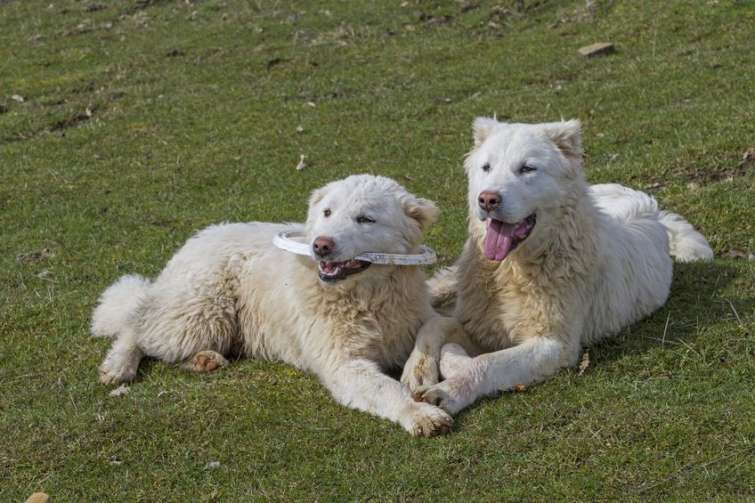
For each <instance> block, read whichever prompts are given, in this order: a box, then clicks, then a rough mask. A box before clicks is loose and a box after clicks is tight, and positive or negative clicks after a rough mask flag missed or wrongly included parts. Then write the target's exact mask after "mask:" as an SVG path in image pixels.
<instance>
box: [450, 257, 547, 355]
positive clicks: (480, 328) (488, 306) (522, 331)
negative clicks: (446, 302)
mask: <svg viewBox="0 0 755 503" xmlns="http://www.w3.org/2000/svg"><path fill="white" fill-rule="evenodd" d="M502 272H503V273H502V274H497V275H486V274H483V275H470V276H469V278H471V281H468V282H467V283H466V284H464V286H463V288H462V289H461V290H460V295H459V303H458V306H457V313H456V316H457V318H458V319H459V320H460V321H461V322H462V324H463V325H464V329H465V330H466V332H467V333H468V334H469V336H470V337H471V338H472V339H473V340H474V341H475V342H476V343H477V344H478V345H480V346H481V348H482V349H484V350H485V351H497V350H500V349H505V348H507V347H510V346H512V345H514V344H517V343H520V342H522V341H523V340H524V339H527V338H529V337H533V336H538V335H544V334H545V333H546V332H548V331H549V328H550V325H551V324H552V322H553V321H555V319H554V316H556V317H558V314H557V313H558V311H559V310H558V309H551V308H550V307H549V305H548V302H547V299H548V296H546V295H542V294H541V293H540V289H541V288H540V286H539V285H538V284H537V282H535V281H532V279H531V278H528V277H525V276H522V275H521V274H520V273H518V272H517V271H515V270H506V271H502Z"/></svg>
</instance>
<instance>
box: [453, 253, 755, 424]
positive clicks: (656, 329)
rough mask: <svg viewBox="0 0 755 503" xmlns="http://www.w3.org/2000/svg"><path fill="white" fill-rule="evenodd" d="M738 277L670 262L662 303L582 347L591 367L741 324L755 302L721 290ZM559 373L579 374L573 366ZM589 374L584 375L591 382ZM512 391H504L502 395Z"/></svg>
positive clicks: (721, 268) (717, 266)
mask: <svg viewBox="0 0 755 503" xmlns="http://www.w3.org/2000/svg"><path fill="white" fill-rule="evenodd" d="M736 276H737V268H736V267H735V266H733V265H731V264H726V263H721V262H715V263H714V262H693V263H686V264H684V263H674V277H673V281H672V284H671V292H670V294H669V298H668V300H667V301H666V304H664V305H663V307H661V308H660V309H659V310H658V311H656V312H655V313H653V314H651V315H650V316H648V317H647V318H645V319H643V320H641V321H639V322H637V323H635V324H633V325H630V326H629V327H626V328H625V329H623V330H622V331H621V332H619V333H618V334H617V335H615V336H613V337H608V338H606V339H604V340H602V341H600V342H598V343H596V344H595V345H592V346H589V347H585V348H584V350H585V352H589V359H590V362H591V363H590V368H595V367H596V366H600V365H606V364H610V363H611V362H613V361H616V360H620V359H622V358H624V357H627V356H632V355H639V354H642V353H645V352H647V351H650V350H652V349H654V348H667V349H671V348H673V347H675V346H678V345H685V346H687V347H693V346H692V345H693V344H694V341H695V339H697V338H698V337H699V336H701V334H703V333H704V332H705V331H706V329H707V328H709V327H711V326H714V325H716V324H719V323H721V321H722V320H733V321H735V322H739V321H741V320H740V318H741V315H742V314H744V313H748V314H749V311H750V310H751V309H752V306H753V304H755V299H753V298H751V297H740V298H738V299H734V298H729V297H728V296H727V295H726V294H725V291H726V289H727V287H728V286H729V285H730V283H731V282H732V281H733V280H734V279H735V278H736ZM562 372H578V370H577V369H576V368H574V369H569V370H562ZM589 375H590V371H589V370H588V371H587V373H586V374H585V376H584V377H585V378H589ZM509 393H510V392H503V393H502V394H503V395H506V394H509ZM500 396H501V394H498V395H496V396H491V397H486V398H483V399H481V400H478V401H477V402H476V403H475V405H472V406H471V407H469V408H467V409H466V410H464V411H462V412H461V413H460V414H459V416H458V417H457V420H458V424H461V423H463V421H464V416H465V415H466V413H467V412H468V411H470V410H472V409H474V408H477V407H479V406H480V405H481V404H483V403H486V402H488V401H490V400H496V399H498V398H499V397H500Z"/></svg>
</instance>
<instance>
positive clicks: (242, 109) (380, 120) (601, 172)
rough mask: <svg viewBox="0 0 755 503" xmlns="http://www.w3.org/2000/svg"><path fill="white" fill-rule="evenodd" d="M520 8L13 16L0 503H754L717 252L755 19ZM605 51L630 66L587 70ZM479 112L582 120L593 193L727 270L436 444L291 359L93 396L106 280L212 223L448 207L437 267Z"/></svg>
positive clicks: (749, 110) (1, 214) (471, 4)
mask: <svg viewBox="0 0 755 503" xmlns="http://www.w3.org/2000/svg"><path fill="white" fill-rule="evenodd" d="M50 4H52V5H51V6H50ZM524 4H525V5H526V9H525V10H524V11H519V10H517V8H516V2H514V1H513V0H510V1H506V0H502V1H500V2H492V1H487V0H480V1H479V2H478V1H475V0H470V1H467V2H465V3H461V2H455V1H433V2H429V1H421V2H418V1H411V0H410V1H408V2H399V1H392V2H367V1H354V2H345V1H336V0H330V1H306V2H305V1H298V2H284V1H280V2H272V1H271V2H265V1H259V2H258V1H232V0H225V1H222V0H207V1H194V2H184V1H177V0H163V1H159V0H153V1H147V0H142V1H135V0H130V1H119V2H114V1H113V2H111V1H106V0H101V1H99V2H94V1H92V2H89V1H72V0H45V1H32V0H29V1H21V0H16V1H13V0H11V1H0V228H1V229H2V235H1V238H0V340H1V341H2V342H0V362H1V363H0V438H2V439H3V442H2V443H3V445H2V448H0V501H23V500H24V498H25V497H26V496H28V495H29V494H31V493H32V492H34V491H36V490H44V491H46V492H48V493H49V494H51V496H52V497H53V499H54V501H106V500H114V501H134V500H145V501H146V500H149V501H237V500H246V499H267V498H270V499H277V500H315V499H317V500H331V499H360V500H362V499H373V500H379V501H383V500H413V499H419V500H434V499H438V500H442V501H447V500H457V499H459V500H460V499H467V500H470V501H472V500H475V501H476V500H510V501H554V500H566V501H601V500H626V501H648V500H658V501H712V500H720V501H736V500H742V501H745V500H749V501H751V498H752V497H753V494H754V491H755V463H754V462H753V459H754V458H755V447H754V440H755V420H754V418H755V396H754V393H753V382H754V379H755V371H754V370H755V369H754V368H753V367H754V365H753V362H754V361H755V347H754V344H753V330H754V329H755V267H753V262H748V261H747V259H736V260H735V259H731V258H727V256H728V255H729V254H731V253H732V252H734V254H736V252H744V254H745V255H746V254H747V253H750V252H752V251H753V250H754V249H755V242H754V241H755V196H754V194H755V191H754V189H755V175H753V173H755V165H753V163H747V164H742V163H741V159H742V154H743V153H744V151H745V150H746V149H747V148H752V147H755V108H754V107H753V73H752V71H753V67H755V43H754V42H753V40H755V3H754V2H751V1H744V0H742V1H733V0H720V1H717V2H715V1H696V0H690V1H668V2H632V1H623V2H620V1H607V0H604V1H596V2H594V5H595V8H594V9H593V10H588V9H586V8H585V2H584V1H569V0H563V1H556V0H538V1H536V0H526V1H525V2H524ZM92 5H100V6H102V7H103V8H102V9H99V10H97V9H91V11H90V10H89V9H88V7H89V6H92ZM48 6H49V7H48ZM499 7H502V8H499ZM446 16H447V17H446ZM491 23H492V24H491ZM603 40H608V41H612V42H614V43H615V44H616V47H617V52H616V53H615V54H613V55H609V56H606V57H601V58H596V59H590V60H586V59H583V58H581V57H580V56H578V55H577V49H578V48H579V47H581V46H583V45H587V44H590V43H593V42H596V41H603ZM14 94H17V95H21V96H23V97H24V98H25V101H24V102H23V103H19V102H17V101H15V100H13V99H12V98H11V96H12V95H14ZM310 103H311V104H313V105H314V106H312V105H310ZM87 109H88V110H89V112H90V114H91V117H89V116H88V114H87V112H86V110H87ZM492 113H497V114H498V117H499V118H506V119H511V120H516V121H544V120H554V119H558V118H560V117H565V118H571V117H575V118H579V119H581V120H582V121H583V124H584V136H585V138H584V140H585V147H586V152H587V157H588V159H587V169H588V176H589V178H590V180H591V181H593V182H605V181H616V182H621V183H624V184H627V185H629V186H632V187H636V188H640V189H645V190H648V191H650V192H652V193H653V194H654V195H655V196H656V197H657V198H658V199H659V200H660V201H661V203H662V204H663V206H664V207H667V208H670V209H673V210H674V211H678V212H680V213H682V214H683V215H685V216H686V217H687V218H688V219H689V220H690V221H691V222H693V223H694V224H695V225H696V226H698V227H699V228H700V229H701V230H702V231H703V232H704V233H705V235H706V236H707V237H708V238H709V239H710V241H711V244H712V245H713V247H714V248H715V251H716V253H717V255H718V256H719V257H721V258H719V259H717V260H716V261H715V262H714V263H712V264H705V265H686V266H678V267H677V268H676V272H675V276H674V284H673V289H672V294H671V298H670V300H669V302H668V304H667V305H666V306H665V307H664V308H663V309H661V310H660V311H658V312H657V313H656V314H655V315H653V316H651V317H650V318H648V319H647V320H645V321H643V322H641V323H639V324H637V325H635V326H632V327H631V328H629V329H627V330H625V331H624V332H623V333H622V334H621V335H620V336H619V337H617V338H615V339H613V340H611V341H609V342H607V343H605V344H602V345H600V346H597V347H593V348H590V359H591V365H590V367H589V368H588V370H587V371H586V372H585V373H584V374H583V375H581V376H580V375H578V374H577V371H576V370H568V371H563V372H561V373H560V374H559V375H558V376H557V377H556V378H555V379H552V380H551V381H549V382H547V383H545V384H542V385H540V386H536V387H533V388H531V389H529V390H527V391H526V392H524V393H516V394H506V395H503V396H501V397H499V398H497V399H493V400H486V401H483V402H482V403H480V404H478V405H476V406H474V407H472V408H471V409H469V410H468V411H466V412H464V413H462V414H461V415H460V416H459V418H458V420H457V422H456V425H455V428H454V432H453V433H452V434H451V435H449V436H446V437H443V438H434V439H412V438H410V437H408V436H407V435H406V433H404V432H403V431H402V430H401V429H400V428H399V427H397V426H395V425H393V424H391V423H388V422H385V421H382V420H379V419H376V418H373V417H370V416H368V415H365V414H361V413H358V412H355V411H351V410H348V409H345V408H343V407H340V406H338V405H336V404H335V403H334V402H333V401H332V400H331V399H330V398H329V397H328V395H327V393H326V391H325V390H324V389H323V388H322V387H321V386H320V385H319V384H318V382H317V381H316V380H315V379H314V378H313V377H311V376H309V375H305V374H302V373H300V372H298V371H295V370H293V369H291V368H290V367H287V366H285V365H279V364H272V363H264V362H255V361H242V362H239V363H237V364H235V365H233V366H231V367H230V368H228V369H226V370H223V371H222V372H218V373H216V374H214V375H205V376H200V375H190V374H188V373H186V372H184V371H181V370H179V369H177V368H174V367H170V366H167V365H163V364H160V363H147V364H145V365H144V366H143V368H142V370H141V372H140V376H139V379H138V382H137V383H135V384H134V385H133V387H132V388H131V392H130V393H129V394H128V395H126V396H124V397H121V398H112V397H109V396H108V391H109V390H108V389H106V388H105V387H104V386H101V385H99V384H98V383H97V380H96V367H97V365H98V364H99V362H100V360H101V358H102V357H103V355H104V353H105V350H106V347H107V341H102V340H93V339H91V338H89V336H88V320H89V314H90V312H91V309H92V307H93V305H94V303H95V300H96V298H97V296H98V294H99V293H100V292H101V291H102V290H103V289H104V288H105V287H106V286H107V285H108V284H109V283H110V282H112V281H113V280H114V279H115V278H117V277H118V276H120V275H121V274H124V273H126V272H139V273H142V274H155V273H156V272H158V271H159V270H160V268H161V267H162V265H163V264H164V263H165V261H166V260H167V259H168V258H169V257H170V256H171V254H172V253H173V252H174V250H175V249H176V248H177V247H178V246H180V244H181V243H182V242H183V241H184V240H185V239H186V238H187V237H188V236H189V235H191V233H192V232H194V231H195V230H197V229H200V228H202V227H203V226H206V225H208V224H210V223H213V222H218V221H223V220H277V221H282V220H301V219H303V217H304V214H305V203H304V201H305V199H306V196H307V194H308V193H309V191H310V190H312V189H314V188H316V187H318V186H320V185H322V184H323V183H324V182H326V181H329V180H332V179H336V178H339V177H343V176H345V175H348V174H351V173H357V172H371V173H379V174H383V175H388V176H391V177H395V178H396V179H398V180H399V181H400V182H402V183H403V184H405V185H406V186H407V188H408V189H410V190H412V191H414V192H416V193H418V194H419V195H422V196H425V197H429V198H431V199H434V200H435V201H437V202H438V204H439V205H440V207H441V208H442V209H443V216H442V220H441V222H440V224H439V225H438V226H437V227H436V228H435V229H433V230H432V232H431V234H430V236H429V237H428V242H429V244H430V245H432V246H433V247H435V248H436V249H437V250H438V251H439V253H440V254H441V256H442V262H443V263H450V262H451V261H452V260H453V259H454V257H455V256H456V255H458V253H459V251H460V249H461V245H462V243H463V240H464V238H465V218H466V203H465V197H466V196H465V194H466V190H465V186H466V182H465V180H464V175H463V171H462V169H461V160H462V157H463V154H464V153H465V152H466V150H467V149H469V147H470V144H471V139H470V136H471V133H470V124H471V121H472V119H473V118H474V117H475V116H476V115H481V114H488V115H490V114H492ZM298 126H301V127H302V128H303V129H304V131H303V132H301V133H299V132H297V127H298ZM300 154H305V155H306V156H307V160H308V162H309V164H310V166H309V168H308V169H307V170H305V171H303V172H297V171H295V169H294V167H295V165H296V163H297V161H298V158H299V155H300ZM43 250H44V251H43ZM35 252H37V253H36V254H35ZM211 461H219V462H220V467H218V468H215V469H211V468H207V467H206V466H207V464H208V463H209V462H211Z"/></svg>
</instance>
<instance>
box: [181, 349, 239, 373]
mask: <svg viewBox="0 0 755 503" xmlns="http://www.w3.org/2000/svg"><path fill="white" fill-rule="evenodd" d="M226 365H228V360H226V359H225V357H224V356H223V355H221V354H220V353H217V352H215V351H209V350H208V351H200V352H199V353H197V354H195V355H194V356H192V357H191V360H189V361H187V362H186V364H185V365H184V367H185V368H186V369H188V370H191V371H193V372H212V371H213V370H217V369H219V368H220V367H225V366H226Z"/></svg>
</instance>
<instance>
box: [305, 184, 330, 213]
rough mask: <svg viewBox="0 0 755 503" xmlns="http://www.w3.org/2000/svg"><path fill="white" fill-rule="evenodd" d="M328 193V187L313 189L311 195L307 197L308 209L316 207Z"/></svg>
mask: <svg viewBox="0 0 755 503" xmlns="http://www.w3.org/2000/svg"><path fill="white" fill-rule="evenodd" d="M327 193H328V186H327V185H326V186H325V187H320V188H319V189H315V190H313V191H312V193H311V194H310V195H309V207H310V208H311V207H312V206H314V205H316V204H317V203H319V202H320V201H322V198H323V197H325V194H327Z"/></svg>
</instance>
